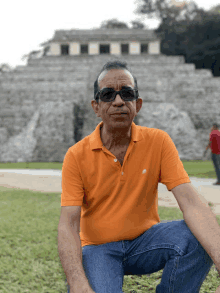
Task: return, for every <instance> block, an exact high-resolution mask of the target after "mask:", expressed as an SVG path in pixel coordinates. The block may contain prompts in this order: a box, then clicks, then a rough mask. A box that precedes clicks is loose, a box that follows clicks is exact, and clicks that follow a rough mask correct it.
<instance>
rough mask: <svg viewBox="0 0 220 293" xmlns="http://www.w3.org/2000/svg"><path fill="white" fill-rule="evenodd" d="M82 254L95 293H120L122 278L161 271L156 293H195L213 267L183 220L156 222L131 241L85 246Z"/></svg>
mask: <svg viewBox="0 0 220 293" xmlns="http://www.w3.org/2000/svg"><path fill="white" fill-rule="evenodd" d="M82 253H83V267H84V271H85V274H86V277H87V279H88V280H89V283H90V286H91V287H92V289H93V290H94V291H95V292H96V293H122V292H123V291H122V287H123V279H124V275H145V274H151V273H154V272H157V271H159V270H161V269H163V274H162V278H161V283H160V284H159V285H158V286H157V288H156V293H168V292H173V293H186V292H187V293H197V292H199V289H200V287H201V285H202V283H203V281H204V280H205V278H206V276H207V274H208V273H209V270H210V268H211V266H212V265H213V261H212V260H211V258H210V257H209V255H208V254H207V253H206V251H205V250H204V249H203V247H202V246H201V245H200V243H199V242H198V240H197V239H196V238H195V237H194V235H193V234H192V233H191V231H190V230H189V228H188V226H187V225H186V223H185V221H184V220H178V221H170V222H161V223H158V224H156V225H154V226H152V227H151V228H150V229H148V230H147V231H145V232H144V233H143V234H142V235H140V236H139V237H137V238H135V239H133V240H123V241H117V242H110V243H105V244H101V245H87V246H84V247H83V251H82ZM68 292H69V291H68Z"/></svg>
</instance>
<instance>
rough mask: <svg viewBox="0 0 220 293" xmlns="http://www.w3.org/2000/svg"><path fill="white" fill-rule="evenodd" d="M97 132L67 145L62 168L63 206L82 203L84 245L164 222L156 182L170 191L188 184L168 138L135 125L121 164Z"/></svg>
mask: <svg viewBox="0 0 220 293" xmlns="http://www.w3.org/2000/svg"><path fill="white" fill-rule="evenodd" d="M102 123H103V122H101V123H99V124H98V126H97V127H96V129H95V131H94V132H93V133H91V134H90V135H89V136H87V137H85V138H84V139H82V140H81V141H79V142H78V143H76V144H75V145H73V146H72V147H70V148H69V150H68V151H67V153H66V156H65V158H64V162H63V168H62V195H61V206H82V210H81V220H80V239H81V245H82V247H83V246H85V245H90V244H93V245H98V244H104V243H107V242H113V241H120V240H132V239H135V238H137V237H138V236H140V235H141V234H143V233H144V232H145V231H146V230H147V229H149V228H150V227H151V226H152V225H155V224H157V223H158V222H160V218H159V215H158V182H161V183H163V184H165V185H166V186H167V188H168V190H171V189H172V188H174V187H176V186H178V185H180V184H182V183H188V182H190V180H189V177H188V175H187V173H186V171H185V170H184V167H183V164H182V162H181V160H180V158H179V155H178V151H177V149H176V147H175V145H174V143H173V141H172V140H171V138H170V136H169V135H168V134H167V133H166V132H165V131H163V130H160V129H154V128H148V127H143V126H138V125H135V123H134V122H132V126H131V141H130V144H129V147H128V149H127V152H126V155H125V158H124V162H123V166H121V164H120V163H119V161H118V160H117V159H116V157H115V156H114V155H113V154H112V153H111V152H110V151H108V150H107V149H106V148H105V147H104V146H103V144H102V141H101V137H100V126H101V125H102Z"/></svg>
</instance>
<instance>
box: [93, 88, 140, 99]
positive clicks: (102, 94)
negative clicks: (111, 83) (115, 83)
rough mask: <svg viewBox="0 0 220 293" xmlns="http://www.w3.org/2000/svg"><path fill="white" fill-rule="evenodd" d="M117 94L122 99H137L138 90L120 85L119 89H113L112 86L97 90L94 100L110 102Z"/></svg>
mask: <svg viewBox="0 0 220 293" xmlns="http://www.w3.org/2000/svg"><path fill="white" fill-rule="evenodd" d="M117 94H119V95H120V97H121V98H122V99H123V100H124V101H133V100H137V98H138V96H139V95H138V90H137V89H132V88H130V87H122V89H121V90H120V91H115V90H114V89H113V88H104V89H103V90H100V91H98V92H97V94H96V96H95V100H98V99H100V100H101V101H103V102H112V101H114V100H115V98H116V96H117Z"/></svg>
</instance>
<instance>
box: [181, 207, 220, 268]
mask: <svg viewBox="0 0 220 293" xmlns="http://www.w3.org/2000/svg"><path fill="white" fill-rule="evenodd" d="M183 217H184V220H185V222H186V224H187V226H188V227H189V229H190V230H191V232H192V233H193V235H194V236H195V237H196V238H197V240H198V241H199V242H200V244H201V245H202V246H203V248H204V249H205V250H206V252H207V253H208V254H209V256H210V257H211V258H212V260H213V262H214V263H215V265H216V266H217V268H218V269H220V227H219V224H218V222H217V220H216V216H215V215H214V214H213V212H212V210H211V208H210V207H209V206H206V205H205V204H204V203H203V204H201V205H200V206H193V205H192V206H190V207H188V208H187V210H186V211H185V212H183Z"/></svg>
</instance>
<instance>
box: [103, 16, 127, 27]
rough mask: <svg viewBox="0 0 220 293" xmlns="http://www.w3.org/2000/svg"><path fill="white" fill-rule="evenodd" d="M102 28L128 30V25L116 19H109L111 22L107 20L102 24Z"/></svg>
mask: <svg viewBox="0 0 220 293" xmlns="http://www.w3.org/2000/svg"><path fill="white" fill-rule="evenodd" d="M100 27H101V28H103V29H106V28H107V29H126V28H127V29H128V28H129V27H128V25H127V24H126V23H125V22H123V21H119V20H117V19H116V18H113V19H109V20H105V21H103V22H102V23H101V26H100Z"/></svg>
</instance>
